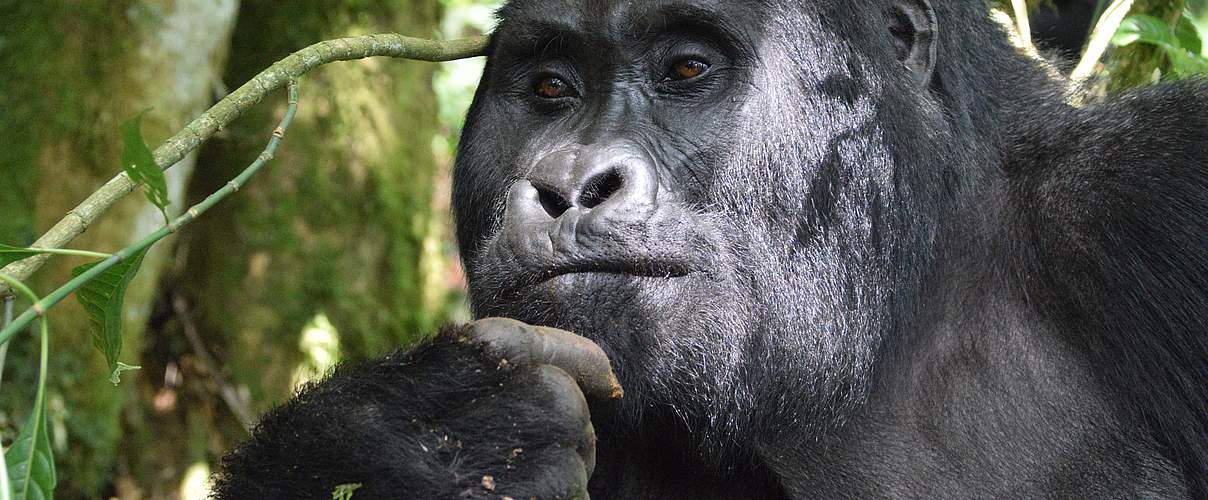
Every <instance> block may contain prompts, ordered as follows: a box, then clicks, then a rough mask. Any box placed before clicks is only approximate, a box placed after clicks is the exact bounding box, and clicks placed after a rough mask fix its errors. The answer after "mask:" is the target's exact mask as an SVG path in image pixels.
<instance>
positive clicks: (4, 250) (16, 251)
mask: <svg viewBox="0 0 1208 500" xmlns="http://www.w3.org/2000/svg"><path fill="white" fill-rule="evenodd" d="M39 253H41V252H38V251H37V250H30V249H28V248H17V247H10V246H8V245H4V244H0V267H4V266H7V265H9V264H12V263H13V262H16V261H19V260H21V259H26V258H29V257H33V256H35V255H38V254H39Z"/></svg>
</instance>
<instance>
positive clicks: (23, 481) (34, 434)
mask: <svg viewBox="0 0 1208 500" xmlns="http://www.w3.org/2000/svg"><path fill="white" fill-rule="evenodd" d="M41 321H42V356H41V364H40V366H39V370H38V393H37V395H36V396H35V398H34V410H33V412H32V413H30V415H29V418H28V419H26V421H25V425H23V426H21V432H19V433H18V434H17V439H15V440H14V441H13V444H12V445H10V446H9V447H8V450H7V451H5V452H4V461H5V462H6V463H7V464H8V477H9V482H10V484H11V485H12V488H13V489H12V492H13V498H14V499H17V500H43V499H49V498H54V490H55V485H56V484H58V477H57V474H56V472H55V460H54V452H53V451H52V450H51V448H50V436H49V434H48V433H47V432H46V349H47V344H46V342H47V340H46V338H47V335H48V332H47V327H46V323H45V321H46V319H45V318H43V319H42V320H41Z"/></svg>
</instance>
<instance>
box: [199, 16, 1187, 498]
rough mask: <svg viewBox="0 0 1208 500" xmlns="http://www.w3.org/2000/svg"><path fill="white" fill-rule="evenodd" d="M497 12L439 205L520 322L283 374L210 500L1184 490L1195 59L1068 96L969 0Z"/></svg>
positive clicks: (468, 329)
mask: <svg viewBox="0 0 1208 500" xmlns="http://www.w3.org/2000/svg"><path fill="white" fill-rule="evenodd" d="M500 17H501V23H500V25H499V27H498V29H497V31H496V32H495V33H494V35H493V38H492V45H491V55H490V58H489V60H488V64H487V68H486V71H485V73H484V75H483V79H482V83H481V86H480V87H479V90H478V94H477V96H476V98H475V102H474V105H473V107H472V108H471V110H470V114H469V116H468V119H467V124H466V129H465V131H464V134H463V141H462V146H461V150H460V152H459V157H458V161H457V166H456V172H455V183H454V208H455V217H456V221H457V237H458V242H459V244H460V248H461V252H462V256H463V261H464V263H465V265H466V269H467V271H468V276H469V281H470V294H471V300H472V306H473V309H474V312H475V314H476V315H477V316H478V317H492V316H496V317H507V318H513V319H514V320H519V321H520V322H516V321H510V320H501V319H488V320H481V321H478V322H475V323H472V324H471V325H468V326H464V327H460V328H454V329H450V330H448V331H446V332H445V333H443V334H441V335H439V336H438V337H437V338H436V340H434V341H433V342H432V343H429V344H426V345H424V346H421V347H419V348H417V349H415V350H412V351H407V352H399V353H395V354H393V355H391V356H389V357H387V358H385V359H384V360H379V361H377V362H373V363H368V364H364V365H360V366H356V367H348V368H344V369H342V370H341V371H339V372H337V373H336V374H334V375H333V376H332V377H330V378H329V379H328V380H327V381H324V382H322V383H319V384H316V385H315V386H312V387H310V388H309V389H307V390H306V391H304V392H303V393H302V394H300V395H299V396H298V397H297V398H296V399H295V400H293V401H291V402H290V403H289V404H287V405H286V406H284V407H282V408H279V409H278V410H275V411H274V412H273V413H271V414H270V415H269V416H267V417H266V418H265V420H264V421H263V423H262V424H261V426H260V427H259V428H258V429H257V431H256V432H255V433H254V437H253V438H252V440H251V441H250V442H249V443H248V444H246V445H244V446H243V447H241V448H240V449H239V450H237V451H235V452H233V453H232V454H231V455H230V456H228V457H227V459H226V461H225V462H224V470H223V472H221V473H220V474H219V475H218V476H217V486H218V488H217V491H218V492H219V494H220V496H224V497H230V498H235V497H252V496H257V497H272V496H289V497H298V496H315V497H321V496H324V495H326V494H329V492H330V489H331V487H333V486H334V485H337V484H342V483H349V482H359V483H362V484H363V487H362V489H360V490H357V493H356V495H357V497H358V498H360V497H362V496H364V497H369V498H374V497H396V496H403V497H417V498H465V497H472V498H478V497H496V496H510V497H527V496H536V497H539V498H572V497H584V496H586V495H587V494H588V493H590V496H592V497H594V498H597V499H599V498H833V497H856V498H866V497H884V496H894V497H936V496H941V497H949V496H950V497H984V496H1019V497H1041V496H1088V497H1138V496H1142V497H1173V498H1178V497H1186V496H1201V495H1204V494H1208V490H1206V489H1205V488H1206V485H1205V479H1204V478H1205V477H1208V468H1206V463H1208V455H1206V454H1208V451H1206V450H1208V394H1205V387H1208V373H1206V371H1208V339H1206V338H1205V337H1204V336H1203V334H1202V332H1203V331H1205V329H1208V324H1205V320H1204V319H1203V317H1202V314H1199V313H1193V312H1192V311H1203V310H1208V292H1205V290H1208V256H1206V255H1204V253H1203V251H1202V249H1203V248H1208V216H1205V215H1203V214H1205V213H1208V194H1205V193H1208V161H1206V160H1205V158H1208V136H1206V134H1205V131H1208V105H1206V104H1205V96H1208V91H1206V90H1205V88H1204V87H1203V86H1202V85H1197V84H1183V85H1166V86H1159V87H1154V88H1152V89H1149V90H1146V91H1143V92H1138V93H1134V94H1131V95H1128V96H1124V97H1117V98H1111V99H1108V100H1106V101H1104V102H1102V103H1095V104H1092V105H1089V106H1087V107H1085V108H1081V109H1078V108H1073V107H1070V106H1068V105H1067V104H1065V102H1064V100H1063V98H1062V97H1061V92H1062V90H1063V88H1064V82H1060V81H1055V80H1052V79H1051V78H1052V77H1051V76H1049V74H1048V73H1046V71H1045V70H1044V69H1043V68H1042V67H1041V65H1040V64H1039V63H1038V62H1036V61H1033V60H1031V59H1028V58H1027V57H1026V56H1024V55H1023V54H1021V53H1019V52H1018V51H1016V50H1015V49H1013V48H1012V47H1011V46H1010V45H1009V44H1008V42H1007V37H1006V34H1005V33H1004V32H1003V31H1002V29H1001V27H999V26H997V25H995V24H993V23H992V22H991V21H990V19H989V15H988V12H987V10H986V7H985V6H984V5H981V4H980V3H978V2H963V1H940V0H930V1H928V0H851V1H846V2H788V1H754V0H751V1H741V0H729V1H723V0H653V1H604V0H550V1H538V0H513V1H511V2H510V3H508V5H507V6H506V7H504V8H503V9H502V11H501V12H500ZM521 322H523V323H521ZM532 325H540V327H538V326H532ZM551 328H556V329H560V330H554V329H551ZM567 332H573V335H572V334H570V333H567ZM614 372H615V375H614ZM617 382H619V386H618V385H617ZM622 387H623V390H622V389H621V388H622ZM622 394H623V397H621V396H622ZM588 411H589V412H590V415H589V414H588V413H587V412H588ZM588 416H590V418H588Z"/></svg>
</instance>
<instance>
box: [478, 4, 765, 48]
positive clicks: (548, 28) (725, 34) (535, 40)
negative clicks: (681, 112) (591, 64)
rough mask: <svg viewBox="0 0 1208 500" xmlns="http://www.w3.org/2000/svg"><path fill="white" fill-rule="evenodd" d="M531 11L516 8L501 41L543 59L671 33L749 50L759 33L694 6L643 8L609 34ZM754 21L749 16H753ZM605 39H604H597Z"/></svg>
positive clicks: (507, 16)
mask: <svg viewBox="0 0 1208 500" xmlns="http://www.w3.org/2000/svg"><path fill="white" fill-rule="evenodd" d="M530 10H531V9H529V8H525V7H519V8H515V7H513V8H511V9H509V11H508V12H501V17H502V23H501V24H500V28H501V29H500V32H498V33H496V37H495V38H496V40H498V43H501V44H503V45H502V47H503V48H506V49H507V51H508V52H512V53H516V54H523V55H533V56H539V55H541V54H544V53H546V52H548V51H549V49H550V48H551V45H552V44H557V47H555V48H556V49H557V50H556V52H568V51H572V50H576V49H589V48H590V49H591V50H594V49H596V48H598V45H600V42H603V41H604V40H605V39H612V40H615V41H620V42H624V41H632V40H634V39H635V38H637V39H649V38H652V37H656V36H659V35H661V34H663V33H666V32H668V31H686V32H692V33H697V34H700V35H703V36H705V37H706V38H710V39H715V40H720V41H724V42H725V43H727V44H729V45H732V46H735V47H741V46H749V40H748V39H747V37H746V36H744V35H743V34H744V33H746V34H749V33H750V31H751V29H753V28H754V27H745V28H744V27H741V26H735V25H734V20H735V19H739V18H742V16H737V15H736V13H733V12H724V11H722V10H719V9H717V8H715V7H714V6H711V5H710V6H702V5H697V4H694V3H689V2H682V1H677V2H671V3H655V2H650V3H645V2H642V3H639V4H638V5H636V6H633V7H629V8H627V9H626V10H625V11H624V12H623V15H622V16H619V17H618V18H615V19H613V20H612V21H611V22H610V26H609V27H608V28H607V30H608V33H598V32H596V31H595V29H593V28H595V27H589V26H582V25H580V24H579V23H578V22H577V17H578V16H573V15H572V16H567V17H566V18H559V17H554V18H551V17H547V16H542V17H537V16H534V15H530V13H529V11H530ZM748 17H749V16H748ZM597 37H600V39H597Z"/></svg>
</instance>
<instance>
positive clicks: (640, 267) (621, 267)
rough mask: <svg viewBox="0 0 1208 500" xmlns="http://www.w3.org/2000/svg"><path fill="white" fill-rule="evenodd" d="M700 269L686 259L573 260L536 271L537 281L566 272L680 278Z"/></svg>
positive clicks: (544, 280)
mask: <svg viewBox="0 0 1208 500" xmlns="http://www.w3.org/2000/svg"><path fill="white" fill-rule="evenodd" d="M698 271H700V266H698V265H695V264H693V263H691V262H689V261H687V260H658V261H641V260H632V261H613V260H608V261H596V262H591V261H587V262H574V263H567V264H563V265H558V266H551V267H548V268H545V269H542V270H540V271H537V273H535V274H537V277H536V278H537V279H536V281H537V282H538V283H543V282H546V281H549V280H552V279H554V278H557V277H559V276H565V275H568V274H614V275H619V276H632V277H638V278H667V279H670V278H682V277H684V276H688V275H689V274H692V273H695V272H698Z"/></svg>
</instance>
